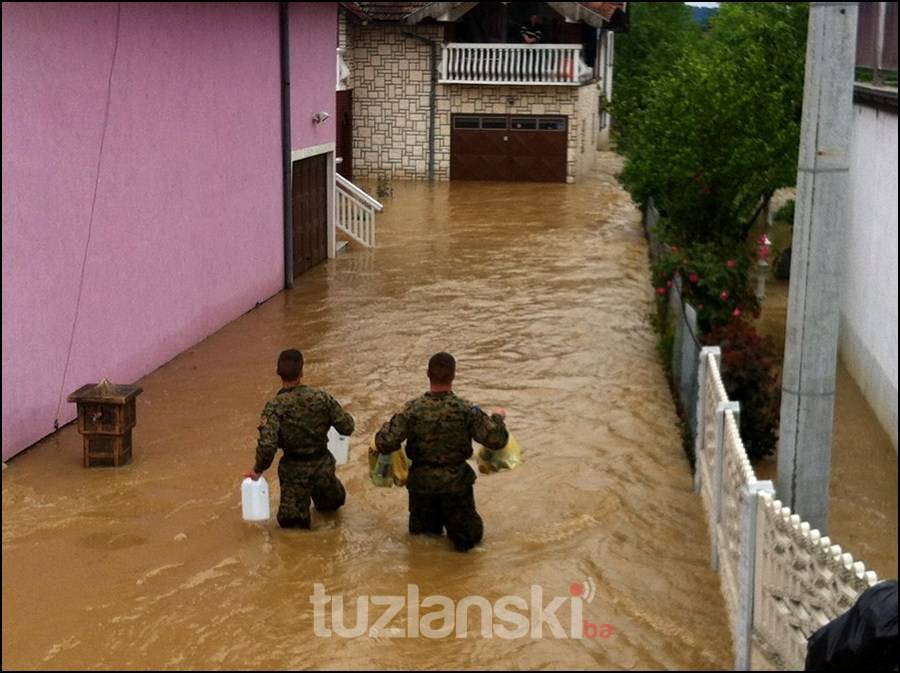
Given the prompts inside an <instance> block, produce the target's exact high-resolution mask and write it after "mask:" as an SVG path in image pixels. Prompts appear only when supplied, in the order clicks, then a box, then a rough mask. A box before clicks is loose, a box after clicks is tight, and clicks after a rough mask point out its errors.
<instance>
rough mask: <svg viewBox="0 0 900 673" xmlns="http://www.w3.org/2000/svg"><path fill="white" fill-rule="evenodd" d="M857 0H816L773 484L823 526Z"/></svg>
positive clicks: (798, 510) (793, 506) (798, 509)
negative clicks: (776, 466) (774, 479)
mask: <svg viewBox="0 0 900 673" xmlns="http://www.w3.org/2000/svg"><path fill="white" fill-rule="evenodd" d="M857 4H858V3H855V2H845V3H841V2H812V3H810V9H809V35H808V37H807V47H806V77H805V83H804V87H803V119H802V124H801V130H800V157H799V162H798V168H797V171H798V177H797V199H796V214H795V217H794V240H793V248H792V252H791V281H790V291H789V297H788V316H787V336H786V341H785V353H784V373H783V376H782V379H783V382H782V397H781V430H780V433H779V444H778V493H779V495H780V496H781V499H782V501H784V502H785V504H787V505H789V506H790V507H791V509H792V510H793V511H794V513H796V514H799V515H800V516H801V517H802V518H803V519H806V520H807V521H809V522H810V524H811V525H812V526H813V527H814V528H818V529H819V530H820V531H821V532H823V533H825V532H826V531H827V528H828V506H829V485H830V481H831V435H832V421H833V417H834V387H835V369H836V366H837V344H838V324H839V303H838V299H839V293H840V250H841V248H842V243H843V236H844V231H845V229H846V224H847V219H848V207H847V197H848V192H849V189H848V187H849V175H848V171H849V156H848V155H849V150H850V133H851V126H852V122H853V81H854V67H855V54H856V18H857V9H858V7H857Z"/></svg>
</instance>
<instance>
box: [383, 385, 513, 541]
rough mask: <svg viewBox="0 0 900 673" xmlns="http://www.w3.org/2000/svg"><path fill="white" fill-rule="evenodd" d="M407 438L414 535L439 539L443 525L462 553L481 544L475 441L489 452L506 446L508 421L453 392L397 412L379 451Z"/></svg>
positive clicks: (421, 400) (428, 397)
mask: <svg viewBox="0 0 900 673" xmlns="http://www.w3.org/2000/svg"><path fill="white" fill-rule="evenodd" d="M404 439H405V440H406V455H407V456H409V459H410V461H411V463H412V464H411V465H410V470H409V480H408V481H407V482H406V488H407V489H408V490H409V532H410V533H412V534H414V535H416V534H419V533H435V534H438V535H440V534H441V532H443V529H444V527H446V528H447V536H448V537H449V538H450V539H451V540H452V541H453V544H454V545H455V546H456V548H457V549H459V550H462V551H465V550H467V549H470V548H471V547H473V546H474V545H476V544H478V542H480V541H481V537H482V535H483V533H484V526H483V524H482V521H481V517H480V516H479V515H478V512H477V511H476V510H475V494H474V490H473V484H474V483H475V471H474V470H473V469H472V468H471V467H470V466H469V464H468V463H467V462H466V461H467V460H468V459H469V458H471V457H472V440H473V439H474V440H475V441H476V442H478V443H479V444H483V445H484V446H486V447H488V448H489V449H495V450H496V449H502V448H503V447H504V446H506V442H507V441H508V439H509V434H508V433H507V430H506V425H505V424H504V422H503V418H502V417H501V416H499V415H498V414H492V415H491V416H488V415H487V414H485V413H484V412H483V411H482V410H481V409H479V408H478V407H477V406H474V405H472V404H470V403H469V402H466V401H465V400H464V399H462V398H460V397H457V396H456V395H454V394H453V393H452V392H444V393H431V392H429V393H425V394H424V395H422V396H421V397H418V398H416V399H414V400H412V401H410V402H407V404H406V406H404V407H403V410H402V411H401V412H400V413H398V414H395V415H394V416H393V417H392V418H391V420H390V421H388V422H387V423H385V424H384V426H383V427H382V428H381V430H379V431H378V433H377V434H376V435H375V448H376V449H377V450H378V451H379V452H380V453H391V452H392V451H396V450H397V449H399V448H400V443H401V442H402V441H403V440H404Z"/></svg>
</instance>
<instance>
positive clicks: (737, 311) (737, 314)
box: [731, 308, 741, 318]
mask: <svg viewBox="0 0 900 673" xmlns="http://www.w3.org/2000/svg"><path fill="white" fill-rule="evenodd" d="M731 315H733V316H734V317H735V318H740V317H741V309H739V308H736V309H734V310H733V311H732V312H731Z"/></svg>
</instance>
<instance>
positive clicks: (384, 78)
mask: <svg viewBox="0 0 900 673" xmlns="http://www.w3.org/2000/svg"><path fill="white" fill-rule="evenodd" d="M348 28H349V30H348V34H349V39H350V49H349V50H348V56H349V58H348V63H349V65H350V68H351V70H352V71H353V82H354V85H355V86H354V89H353V172H354V175H355V176H356V177H360V178H377V177H378V176H381V175H384V176H385V177H387V178H388V179H398V178H400V179H403V178H411V179H412V178H420V179H421V178H424V177H426V176H427V174H428V108H429V92H430V87H431V78H430V58H431V47H430V46H429V45H428V44H425V43H424V42H421V41H420V40H416V39H414V38H411V37H406V36H404V35H402V33H403V32H406V33H416V34H419V35H422V36H423V37H428V38H431V39H440V38H441V36H442V35H443V28H442V27H440V26H400V25H392V24H387V25H383V24H375V25H371V24H370V25H367V26H362V25H360V24H358V23H355V22H351V23H350V25H349V27H348ZM448 165H449V163H448ZM446 177H447V176H446V175H444V176H442V178H446Z"/></svg>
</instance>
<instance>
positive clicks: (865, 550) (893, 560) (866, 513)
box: [754, 281, 898, 579]
mask: <svg viewBox="0 0 900 673" xmlns="http://www.w3.org/2000/svg"><path fill="white" fill-rule="evenodd" d="M787 300H788V282H787V281H770V283H769V285H768V287H767V288H766V300H765V302H764V303H763V310H762V315H761V316H760V319H759V321H758V323H757V328H758V329H759V331H760V333H761V334H765V335H767V336H770V337H772V340H773V342H774V345H775V348H776V351H777V353H778V357H779V359H782V358H783V356H784V337H785V323H786V320H787ZM835 385H836V395H835V400H834V429H833V433H834V434H833V437H832V447H831V489H830V490H831V505H830V507H831V509H830V512H829V524H828V534H829V535H830V536H831V538H832V539H833V540H834V541H835V543H836V544H839V545H841V546H842V547H843V548H844V550H845V551H848V552H850V553H851V554H853V557H854V558H855V559H856V560H858V561H862V562H863V563H865V564H866V568H867V569H868V570H874V571H875V572H876V573H878V578H879V579H895V578H896V577H897V527H898V519H897V452H896V451H895V450H894V447H893V445H892V444H891V440H890V437H889V436H888V434H887V432H885V430H884V428H882V427H881V425H880V424H879V422H878V418H877V417H876V416H875V412H873V411H872V408H871V407H870V406H869V404H868V403H867V402H866V398H865V397H864V396H863V393H862V391H861V390H860V389H859V386H858V385H857V383H856V381H854V380H853V377H852V376H850V372H848V371H847V368H846V367H845V366H844V363H843V362H841V361H840V360H838V364H837V376H836V380H835ZM754 468H755V470H756V475H757V477H759V478H760V479H771V480H773V481H774V480H775V478H776V476H777V473H778V458H777V456H774V455H773V456H769V457H767V458H765V459H763V460H761V461H759V462H758V463H757V464H755V465H754Z"/></svg>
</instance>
